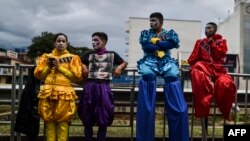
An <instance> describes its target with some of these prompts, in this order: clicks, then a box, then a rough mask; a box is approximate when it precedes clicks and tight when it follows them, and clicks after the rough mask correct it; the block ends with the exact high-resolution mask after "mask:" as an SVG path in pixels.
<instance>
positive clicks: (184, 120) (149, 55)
mask: <svg viewBox="0 0 250 141" xmlns="http://www.w3.org/2000/svg"><path fill="white" fill-rule="evenodd" d="M162 25H163V15H162V14H161V13H159V12H155V13H152V14H151V15H150V26H151V28H150V29H149V30H143V31H142V32H141V35H140V44H141V46H142V50H143V52H144V57H143V58H142V59H140V60H139V61H138V66H137V67H138V72H139V73H140V74H141V75H142V79H141V80H140V82H139V92H138V98H137V101H138V103H137V113H136V140H137V141H154V140H155V138H154V133H155V100H156V77H157V76H161V77H163V78H164V80H165V85H164V92H163V94H164V102H165V109H166V114H167V119H168V127H169V128H168V129H169V141H188V140H189V128H188V113H187V103H186V101H185V99H184V95H183V91H182V85H181V82H180V80H179V78H178V77H179V69H178V66H177V61H176V60H175V59H174V58H171V56H170V50H171V49H173V48H179V37H178V34H177V33H176V32H175V31H174V30H172V29H171V30H169V31H167V30H166V29H164V28H162Z"/></svg>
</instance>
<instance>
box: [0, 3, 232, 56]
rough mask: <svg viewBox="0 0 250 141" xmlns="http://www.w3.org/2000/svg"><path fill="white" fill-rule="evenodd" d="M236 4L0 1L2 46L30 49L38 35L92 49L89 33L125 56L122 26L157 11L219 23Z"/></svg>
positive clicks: (0, 39)
mask: <svg viewBox="0 0 250 141" xmlns="http://www.w3.org/2000/svg"><path fill="white" fill-rule="evenodd" d="M233 9H234V0H0V47H2V46H15V47H19V46H29V45H30V44H31V39H32V38H33V37H34V36H40V35H41V33H42V32H44V31H48V32H52V33H58V32H63V33H65V34H67V35H68V37H69V41H70V43H71V44H72V45H73V46H77V47H82V46H87V47H89V48H91V47H92V46H91V34H92V33H93V32H95V31H104V32H106V33H107V34H108V35H109V42H108V45H107V48H108V49H109V50H113V51H117V52H118V53H119V54H121V55H122V56H123V54H124V51H125V49H126V48H127V45H125V37H126V36H127V33H125V22H126V21H128V19H129V17H143V18H148V16H149V15H150V13H152V12H155V11H158V12H161V13H162V14H163V15H164V18H166V19H180V20H199V21H202V23H203V24H204V23H206V22H208V21H215V22H218V19H219V18H220V19H221V20H223V19H225V18H226V17H227V16H228V15H229V14H231V13H232V12H233Z"/></svg>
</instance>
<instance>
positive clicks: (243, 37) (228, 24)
mask: <svg viewBox="0 0 250 141" xmlns="http://www.w3.org/2000/svg"><path fill="white" fill-rule="evenodd" d="M234 2H235V4H234V12H233V13H232V14H231V15H230V16H229V17H228V18H226V19H225V20H224V21H222V22H220V23H219V25H218V32H219V33H221V34H222V35H223V36H224V37H225V38H226V39H227V42H228V47H229V50H228V53H231V54H238V55H239V62H240V68H241V69H240V70H241V71H240V72H241V73H250V57H249V54H250V1H249V0H234Z"/></svg>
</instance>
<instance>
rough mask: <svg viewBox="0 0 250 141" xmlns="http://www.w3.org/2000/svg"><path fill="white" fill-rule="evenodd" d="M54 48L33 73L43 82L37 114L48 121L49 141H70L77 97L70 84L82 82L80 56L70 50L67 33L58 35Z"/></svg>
mask: <svg viewBox="0 0 250 141" xmlns="http://www.w3.org/2000/svg"><path fill="white" fill-rule="evenodd" d="M54 46H55V49H54V50H53V51H52V53H49V54H47V53H44V54H43V55H42V57H40V58H39V61H38V64H37V67H36V69H35V71H34V75H35V77H36V78H38V79H40V80H43V82H44V84H42V86H41V87H40V92H39V94H38V98H39V104H38V113H39V115H40V117H41V118H42V119H43V120H44V122H45V126H46V127H45V134H46V136H47V141H67V140H68V130H69V123H70V122H71V120H72V119H73V117H74V116H75V113H76V99H77V98H78V97H77V95H76V92H75V90H74V87H73V86H72V84H71V82H73V81H80V80H81V79H82V63H81V59H80V57H79V56H78V55H74V54H71V53H69V52H68V51H67V46H68V38H67V36H66V35H65V34H63V33H58V34H56V35H55V38H54Z"/></svg>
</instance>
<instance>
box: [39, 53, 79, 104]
mask: <svg viewBox="0 0 250 141" xmlns="http://www.w3.org/2000/svg"><path fill="white" fill-rule="evenodd" d="M48 58H55V59H57V61H58V62H59V68H58V69H55V68H49V67H48V63H47V62H48ZM44 74H45V76H44ZM34 75H35V77H36V78H38V79H40V80H43V81H44V84H43V85H42V86H41V88H40V92H39V94H38V98H48V97H49V98H50V99H64V100H75V99H77V96H76V93H75V90H74V88H73V87H72V85H71V81H72V80H74V81H76V80H78V81H80V80H81V79H82V64H81V59H80V57H79V56H78V55H73V54H70V53H69V52H68V51H67V50H64V51H61V52H59V51H57V50H56V49H54V50H53V51H52V53H49V54H47V53H45V54H43V55H42V57H41V58H39V61H38V64H37V67H36V69H35V71H34ZM43 77H44V78H43Z"/></svg>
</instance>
